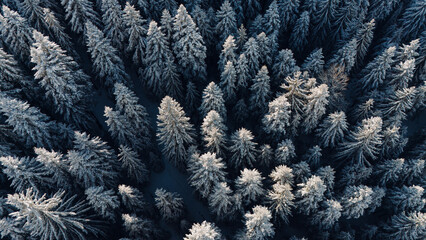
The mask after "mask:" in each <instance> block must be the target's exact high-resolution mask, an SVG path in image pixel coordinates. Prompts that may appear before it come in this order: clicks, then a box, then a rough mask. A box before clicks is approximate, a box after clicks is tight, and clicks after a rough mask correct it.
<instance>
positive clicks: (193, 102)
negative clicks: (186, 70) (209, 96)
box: [184, 81, 200, 116]
mask: <svg viewBox="0 0 426 240" xmlns="http://www.w3.org/2000/svg"><path fill="white" fill-rule="evenodd" d="M199 101H200V92H199V91H198V90H197V87H196V86H195V84H194V83H193V82H192V81H188V83H187V84H186V94H185V103H186V104H185V106H184V108H185V111H187V113H188V115H191V116H192V114H193V112H194V111H195V110H196V106H199Z"/></svg>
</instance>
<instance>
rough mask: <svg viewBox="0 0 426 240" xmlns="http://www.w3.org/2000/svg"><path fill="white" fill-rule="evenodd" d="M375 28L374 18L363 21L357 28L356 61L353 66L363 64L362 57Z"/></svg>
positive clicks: (371, 39)
mask: <svg viewBox="0 0 426 240" xmlns="http://www.w3.org/2000/svg"><path fill="white" fill-rule="evenodd" d="M375 28H376V22H375V20H374V19H371V21H369V22H365V23H363V24H362V25H361V27H359V28H358V30H357V32H356V34H355V39H356V41H357V48H356V49H357V50H356V63H355V66H360V65H361V64H363V61H364V58H365V56H366V55H367V52H368V48H369V47H370V45H371V42H372V41H373V34H374V30H375Z"/></svg>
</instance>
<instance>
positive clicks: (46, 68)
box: [31, 31, 91, 127]
mask: <svg viewBox="0 0 426 240" xmlns="http://www.w3.org/2000/svg"><path fill="white" fill-rule="evenodd" d="M33 38H34V40H35V42H34V44H33V46H32V47H31V62H32V63H34V64H35V66H34V68H33V70H34V71H35V73H34V78H35V79H37V80H39V84H40V85H41V87H42V88H43V89H44V90H45V92H46V98H47V99H48V100H49V101H50V102H51V104H52V107H54V108H56V112H57V113H59V114H61V115H62V116H63V118H64V119H65V120H66V121H67V122H69V123H72V124H75V125H76V126H83V127H87V126H88V124H89V123H90V121H91V119H89V118H88V112H89V109H88V107H87V106H86V102H87V101H88V97H87V96H88V95H89V94H90V88H91V84H90V82H89V76H87V75H86V74H85V73H84V72H83V71H82V70H81V69H80V68H79V66H78V64H77V63H76V62H75V61H74V60H73V58H72V57H69V56H67V55H66V53H65V51H64V50H62V49H61V48H60V47H59V46H58V45H57V44H56V43H54V42H51V41H49V39H48V38H47V37H45V36H43V35H42V34H41V33H39V32H37V31H34V33H33Z"/></svg>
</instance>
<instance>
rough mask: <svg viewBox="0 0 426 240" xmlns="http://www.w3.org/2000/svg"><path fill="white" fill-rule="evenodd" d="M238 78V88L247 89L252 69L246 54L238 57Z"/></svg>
mask: <svg viewBox="0 0 426 240" xmlns="http://www.w3.org/2000/svg"><path fill="white" fill-rule="evenodd" d="M236 70H237V78H238V84H237V86H238V88H239V89H241V88H242V89H245V88H246V87H247V85H248V81H249V78H250V68H249V66H248V60H247V57H246V55H245V54H244V53H242V54H240V56H239V57H238V62H237V65H236Z"/></svg>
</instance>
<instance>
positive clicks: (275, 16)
mask: <svg viewBox="0 0 426 240" xmlns="http://www.w3.org/2000/svg"><path fill="white" fill-rule="evenodd" d="M264 20H265V23H264V25H265V26H266V29H265V33H266V34H267V35H270V34H272V33H273V32H274V31H275V30H277V29H280V27H281V20H280V14H279V8H278V4H277V1H276V0H274V1H272V2H271V4H269V7H268V9H267V10H266V12H265V15H264Z"/></svg>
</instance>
